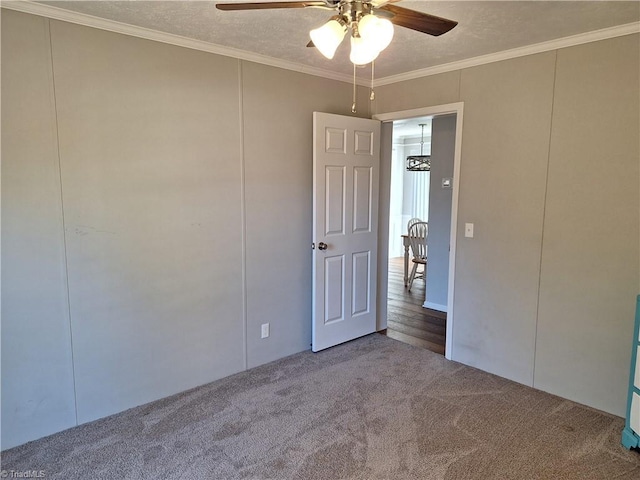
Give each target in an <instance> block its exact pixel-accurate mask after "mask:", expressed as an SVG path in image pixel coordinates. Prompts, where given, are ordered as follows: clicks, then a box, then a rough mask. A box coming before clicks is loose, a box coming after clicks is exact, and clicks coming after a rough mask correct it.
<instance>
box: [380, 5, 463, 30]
mask: <svg viewBox="0 0 640 480" xmlns="http://www.w3.org/2000/svg"><path fill="white" fill-rule="evenodd" d="M377 10H382V11H385V12H389V13H392V14H393V17H391V18H390V19H389V20H391V23H393V24H394V25H398V26H400V27H406V28H410V29H411V30H416V31H418V32H422V33H428V34H429V35H433V36H435V37H437V36H438V35H442V34H443V33H447V32H448V31H449V30H451V29H452V28H453V27H455V26H456V25H457V24H458V22H454V21H453V20H448V19H446V18H442V17H436V16H435V15H429V14H428V13H422V12H416V11H415V10H410V9H408V8H403V7H398V6H396V5H383V6H381V7H379V8H378V9H377Z"/></svg>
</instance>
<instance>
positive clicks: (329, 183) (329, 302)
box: [312, 112, 380, 352]
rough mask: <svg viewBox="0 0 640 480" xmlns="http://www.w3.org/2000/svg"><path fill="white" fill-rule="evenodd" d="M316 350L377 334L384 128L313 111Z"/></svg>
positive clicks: (376, 124) (371, 123)
mask: <svg viewBox="0 0 640 480" xmlns="http://www.w3.org/2000/svg"><path fill="white" fill-rule="evenodd" d="M313 120H314V137H313V138H314V153H313V161H314V168H313V186H314V189H313V190H314V191H313V207H314V212H313V239H314V240H313V241H314V242H315V245H317V248H315V249H314V250H313V329H312V332H313V333H312V348H313V351H314V352H315V351H318V350H322V349H324V348H328V347H331V346H333V345H337V344H339V343H343V342H346V341H348V340H352V339H354V338H357V337H360V336H362V335H367V334H369V333H373V332H374V331H375V329H376V308H375V301H374V299H375V292H376V275H377V236H378V221H377V217H378V182H379V177H378V175H379V164H380V122H378V121H375V120H368V119H362V118H353V117H343V116H339V115H331V114H326V113H318V112H315V113H314V114H313Z"/></svg>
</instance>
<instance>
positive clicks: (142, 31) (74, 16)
mask: <svg viewBox="0 0 640 480" xmlns="http://www.w3.org/2000/svg"><path fill="white" fill-rule="evenodd" d="M0 7H2V8H7V9H9V10H16V11H18V12H24V13H30V14H33V15H38V16H41V17H47V18H51V19H53V20H60V21H63V22H69V23H74V24H76V25H83V26H85V27H93V28H98V29H100V30H106V31H109V32H114V33H120V34H123V35H129V36H132V37H138V38H143V39H146V40H153V41H156V42H161V43H167V44H170V45H176V46H178V47H184V48H190V49H193V50H200V51H203V52H208V53H214V54H216V55H222V56H225V57H232V58H237V59H240V60H246V61H248V62H255V63H259V64H262V65H268V66H271V67H277V68H283V69H285V70H291V71H294V72H299V73H304V74H307V75H314V76H317V77H322V78H327V79H331V80H337V81H340V82H346V83H350V84H351V83H352V82H353V77H352V76H351V75H345V74H342V73H337V72H332V71H329V70H324V69H321V68H315V67H309V66H306V65H303V64H301V63H296V62H290V61H288V60H281V59H277V58H273V57H269V56H267V55H260V54H258V53H253V52H248V51H246V50H240V49H237V48H232V47H225V46H222V45H216V44H213V43H209V42H205V41H202V40H194V39H191V38H187V37H182V36H180V35H174V34H171V33H164V32H159V31H156V30H152V29H149V28H144V27H137V26H134V25H129V24H126V23H121V22H116V21H114V20H107V19H104V18H99V17H94V16H92V15H87V14H84V13H77V12H71V11H69V10H64V9H62V8H58V7H54V6H51V5H44V4H41V3H34V2H32V1H29V0H6V1H5V0H3V1H0ZM634 33H640V22H634V23H628V24H626V25H619V26H616V27H610V28H604V29H601V30H595V31H592V32H587V33H581V34H578V35H572V36H570V37H563V38H559V39H556V40H550V41H548V42H542V43H536V44H534V45H527V46H525V47H518V48H513V49H511V50H504V51H502V52H497V53H491V54H488V55H481V56H479V57H474V58H469V59H466V60H461V61H458V62H451V63H447V64H444V65H436V66H434V67H428V68H423V69H419V70H412V71H410V72H405V73H401V74H398V75H390V76H387V77H382V78H378V79H376V80H375V81H374V82H373V87H379V86H382V85H389V84H391V83H397V82H403V81H406V80H413V79H416V78H420V77H427V76H430V75H438V74H440V73H446V72H452V71H455V70H461V69H463V68H469V67H477V66H479V65H485V64H488V63H493V62H500V61H502V60H509V59H512V58H517V57H524V56H526V55H533V54H536V53H542V52H548V51H551V50H557V49H560V48H566V47H573V46H576V45H582V44H584V43H590V42H596V41H599V40H606V39H608V38H615V37H621V36H624V35H632V34H634ZM356 84H357V85H360V86H364V87H370V86H371V81H370V80H367V79H362V78H358V79H356Z"/></svg>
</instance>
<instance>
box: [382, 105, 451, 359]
mask: <svg viewBox="0 0 640 480" xmlns="http://www.w3.org/2000/svg"><path fill="white" fill-rule="evenodd" d="M433 119H434V117H432V116H429V117H417V118H406V119H401V120H395V121H393V137H392V154H391V185H390V190H389V262H388V279H389V282H388V285H387V331H386V334H387V336H389V337H391V338H394V339H396V340H399V341H401V342H405V343H409V344H411V345H414V346H418V347H422V348H426V349H427V350H431V351H432V352H436V353H440V354H442V355H443V354H444V348H445V338H446V315H447V314H446V306H445V307H444V308H440V311H438V310H436V309H428V308H424V305H425V302H426V301H427V300H426V298H427V295H426V294H427V290H428V287H429V286H430V285H432V284H433V282H434V281H441V279H439V278H435V279H434V278H431V282H428V278H429V275H427V271H426V269H427V266H428V265H429V263H427V264H426V265H422V264H418V263H415V262H413V261H412V258H413V252H412V251H411V248H410V245H409V224H410V223H415V222H417V221H420V222H425V223H426V224H427V225H425V229H424V230H425V232H429V229H428V227H429V213H430V203H429V200H430V193H431V192H430V190H431V187H432V186H431V170H430V165H431V163H432V162H431V153H432V148H431V147H432V123H433ZM436 123H437V120H436ZM410 158H411V159H416V158H421V159H423V160H424V162H423V166H422V168H418V169H416V168H415V167H414V162H411V160H410ZM436 160H437V161H438V162H441V161H442V159H436ZM425 166H426V168H425ZM451 169H452V170H453V156H452V157H451ZM431 226H432V225H431ZM436 226H437V225H436ZM447 233H448V232H447ZM427 239H428V235H427ZM427 239H425V242H426V240H427ZM412 271H415V273H414V275H411V272H412ZM429 273H431V272H429ZM412 277H415V278H413V279H412ZM444 281H445V282H446V279H444ZM445 298H446V297H445ZM445 302H446V300H445ZM445 302H442V303H445ZM443 310H444V311H443Z"/></svg>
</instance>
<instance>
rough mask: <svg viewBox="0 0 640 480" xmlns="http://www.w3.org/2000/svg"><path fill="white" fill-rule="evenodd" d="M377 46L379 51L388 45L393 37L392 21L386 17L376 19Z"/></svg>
mask: <svg viewBox="0 0 640 480" xmlns="http://www.w3.org/2000/svg"><path fill="white" fill-rule="evenodd" d="M377 38H378V48H379V49H380V51H382V50H384V49H385V48H387V47H388V46H389V44H390V43H391V40H392V39H393V23H391V22H390V21H389V20H388V19H386V18H379V19H378V35H377Z"/></svg>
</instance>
